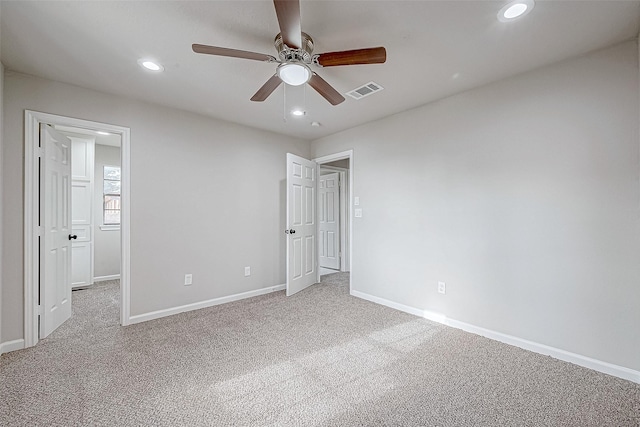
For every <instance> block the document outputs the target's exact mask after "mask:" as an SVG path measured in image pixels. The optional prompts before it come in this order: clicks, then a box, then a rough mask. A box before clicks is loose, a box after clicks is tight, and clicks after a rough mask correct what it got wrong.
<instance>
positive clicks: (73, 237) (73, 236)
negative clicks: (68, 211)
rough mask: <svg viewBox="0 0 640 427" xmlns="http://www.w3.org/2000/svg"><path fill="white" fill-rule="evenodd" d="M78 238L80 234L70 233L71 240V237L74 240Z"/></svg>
mask: <svg viewBox="0 0 640 427" xmlns="http://www.w3.org/2000/svg"><path fill="white" fill-rule="evenodd" d="M77 238H78V235H77V234H69V240H71V239H74V240H75V239H77Z"/></svg>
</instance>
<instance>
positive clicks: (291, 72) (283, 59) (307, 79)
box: [192, 0, 387, 105]
mask: <svg viewBox="0 0 640 427" xmlns="http://www.w3.org/2000/svg"><path fill="white" fill-rule="evenodd" d="M273 4H274V6H275V9H276V15H277V17H278V23H279V24H280V33H279V34H278V35H277V36H276V38H275V40H274V45H275V48H276V50H277V51H278V58H276V57H274V56H271V55H266V54H263V53H255V52H247V51H245V50H237V49H228V48H224V47H217V46H207V45H203V44H194V45H192V49H193V51H194V52H195V53H203V54H207V55H218V56H229V57H233V58H243V59H252V60H255V61H264V62H271V63H277V64H279V65H278V67H277V68H276V73H275V74H274V75H273V76H272V77H271V78H270V79H269V80H267V82H266V83H265V84H264V85H263V86H262V87H261V88H260V89H258V91H257V92H256V93H255V95H253V97H251V100H252V101H258V102H261V101H264V100H265V99H267V98H268V97H269V95H271V93H273V91H274V90H276V89H277V88H278V86H280V84H281V83H282V82H284V83H286V84H289V85H292V86H300V85H303V84H305V83H309V86H311V87H312V88H313V89H315V90H316V92H318V93H319V94H320V95H322V96H323V97H324V98H325V99H326V100H327V101H329V103H331V105H338V104H340V103H341V102H343V101H344V97H343V96H342V95H341V94H340V93H339V92H338V91H337V90H335V89H334V88H333V87H332V86H331V85H330V84H329V83H327V82H326V81H325V80H324V79H323V78H322V77H320V76H319V75H318V74H317V73H316V72H315V71H313V70H312V69H311V65H314V66H319V67H335V66H338V65H358V64H382V63H384V62H385V61H386V60H387V51H386V50H385V48H384V47H373V48H367V49H355V50H345V51H340V52H328V53H321V54H313V39H312V38H311V36H309V35H308V34H307V33H304V32H302V30H301V27H300V0H273Z"/></svg>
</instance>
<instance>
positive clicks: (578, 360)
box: [351, 291, 640, 384]
mask: <svg viewBox="0 0 640 427" xmlns="http://www.w3.org/2000/svg"><path fill="white" fill-rule="evenodd" d="M351 295H353V296H354V297H358V298H362V299H365V300H367V301H371V302H374V303H376V304H381V305H384V306H387V307H390V308H395V309H396V310H400V311H404V312H405V313H409V314H413V315H414V316H419V317H424V318H425V319H429V320H432V321H434V322H437V323H442V324H443V325H447V326H451V327H453V328H456V329H462V330H463V331H466V332H470V333H472V334H476V335H480V336H483V337H486V338H489V339H492V340H495V341H500V342H503V343H505V344H509V345H513V346H515V347H520V348H522V349H525V350H529V351H533V352H534V353H539V354H544V355H547V356H551V357H553V358H556V359H559V360H562V361H565V362H569V363H573V364H574V365H579V366H582V367H585V368H589V369H593V370H594V371H598V372H602V373H604V374H608V375H612V376H614V377H618V378H622V379H625V380H629V381H632V382H634V383H638V384H640V371H635V370H633V369H629V368H625V367H623V366H618V365H614V364H612V363H608V362H603V361H601V360H597V359H593V358H591V357H587V356H583V355H581V354H576V353H571V352H569V351H566V350H561V349H559V348H555V347H550V346H548V345H544V344H540V343H537V342H533V341H529V340H525V339H522V338H518V337H514V336H512V335H507V334H503V333H501V332H496V331H492V330H490V329H485V328H481V327H479V326H475V325H471V324H469V323H464V322H460V321H458V320H455V319H449V318H447V316H445V315H444V314H441V313H434V312H432V311H428V310H421V309H418V308H415V307H410V306H407V305H404V304H399V303H397V302H393V301H389V300H387V299H384V298H379V297H376V296H373V295H369V294H365V293H363V292H360V291H351Z"/></svg>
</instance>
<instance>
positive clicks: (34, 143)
mask: <svg viewBox="0 0 640 427" xmlns="http://www.w3.org/2000/svg"><path fill="white" fill-rule="evenodd" d="M40 123H46V124H50V125H53V126H55V125H59V126H72V127H79V128H84V129H90V130H103V131H107V132H111V133H114V134H118V135H120V137H121V140H120V141H121V147H120V156H121V162H122V165H121V180H122V183H121V196H120V197H121V202H122V210H121V212H120V221H121V224H120V255H121V256H120V324H121V325H123V326H124V325H128V324H129V323H130V322H129V313H130V311H129V309H130V306H129V303H130V299H129V298H130V282H129V280H130V277H131V265H130V262H129V257H130V224H131V221H130V220H131V210H130V209H131V203H130V188H131V187H130V185H131V182H130V179H131V137H130V133H131V132H130V129H129V128H126V127H122V126H115V125H110V124H106V123H99V122H93V121H88V120H82V119H75V118H71V117H64V116H58V115H55V114H48V113H41V112H38V111H31V110H25V115H24V135H25V157H24V345H25V347H32V346H34V345H36V344H37V343H38V315H39V314H40V307H39V306H38V285H39V284H38V279H39V263H38V256H39V253H38V252H39V251H38V238H39V237H40V234H41V228H42V227H41V226H40V225H39V223H38V221H39V201H38V198H39V181H40V176H39V172H40V168H39V166H38V163H39V157H40V152H41V149H40V147H39V140H40V138H39V129H40Z"/></svg>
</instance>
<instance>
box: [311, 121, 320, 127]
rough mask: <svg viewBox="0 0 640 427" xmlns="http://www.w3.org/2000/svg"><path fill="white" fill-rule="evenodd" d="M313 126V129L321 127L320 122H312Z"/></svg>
mask: <svg viewBox="0 0 640 427" xmlns="http://www.w3.org/2000/svg"><path fill="white" fill-rule="evenodd" d="M311 126H313V127H316V128H317V127H320V122H311Z"/></svg>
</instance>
